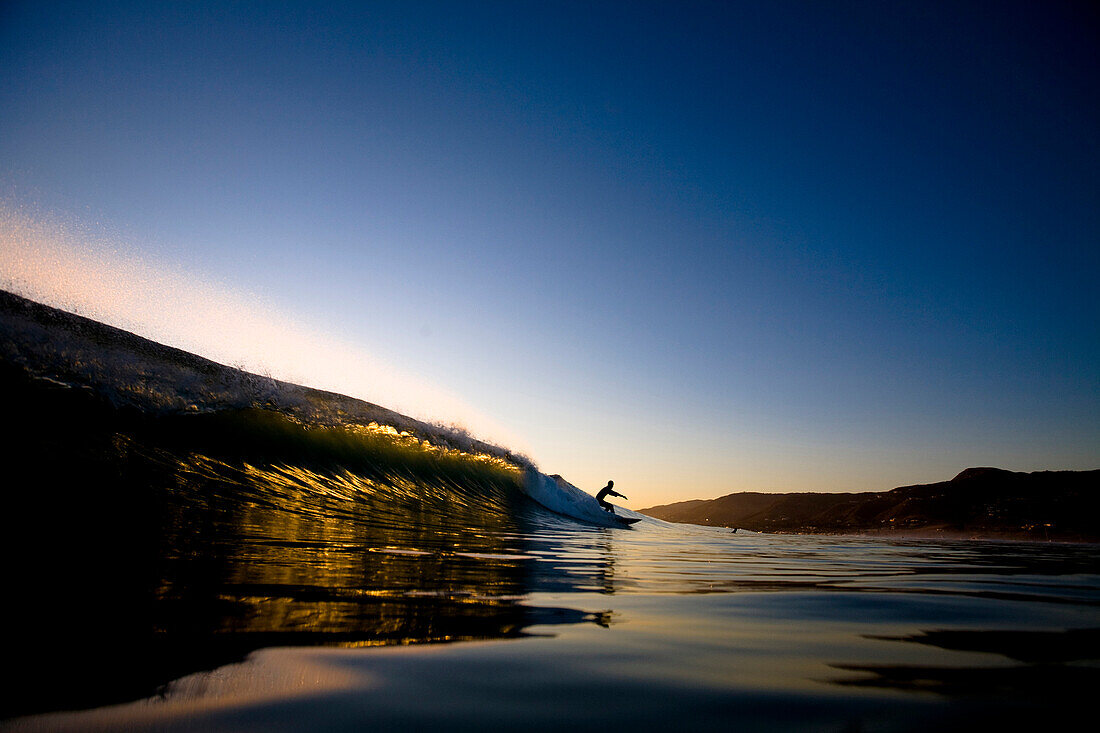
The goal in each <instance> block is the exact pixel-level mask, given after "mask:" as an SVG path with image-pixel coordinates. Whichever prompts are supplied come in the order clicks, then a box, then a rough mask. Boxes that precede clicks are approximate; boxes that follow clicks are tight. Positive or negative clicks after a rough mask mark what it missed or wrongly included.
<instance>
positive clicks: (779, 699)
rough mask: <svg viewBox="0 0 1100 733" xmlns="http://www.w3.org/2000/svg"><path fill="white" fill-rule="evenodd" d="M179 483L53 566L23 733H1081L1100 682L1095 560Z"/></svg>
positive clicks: (188, 476)
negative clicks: (115, 534)
mask: <svg viewBox="0 0 1100 733" xmlns="http://www.w3.org/2000/svg"><path fill="white" fill-rule="evenodd" d="M149 480H150V479H149V476H143V477H142V478H141V481H145V482H148V481H149ZM157 480H158V481H160V483H161V484H162V486H161V488H160V490H161V491H163V493H164V495H165V496H169V497H171V499H170V500H168V501H165V502H163V503H162V504H160V505H158V508H157V510H156V512H155V517H156V519H155V522H156V525H157V526H156V528H155V529H156V531H154V532H149V533H148V536H147V537H146V538H145V539H140V538H139V539H136V540H135V539H133V538H131V539H130V540H128V541H127V542H126V543H119V542H112V541H111V538H110V537H104V536H98V537H97V536H96V533H94V532H93V533H91V534H89V535H86V536H80V537H75V538H74V536H73V535H72V534H66V535H65V538H61V537H58V538H56V541H53V542H49V543H47V544H49V545H50V546H51V547H52V551H51V552H49V553H46V554H44V555H42V556H41V558H39V559H37V560H36V559H35V553H34V552H28V557H27V558H25V559H26V564H24V565H20V567H22V568H23V571H22V572H23V576H20V577H17V578H15V579H14V580H12V581H11V582H12V588H13V589H15V591H16V592H15V593H14V594H13V600H9V601H8V604H9V613H12V610H11V609H12V608H13V607H14V606H16V605H18V607H19V609H21V610H17V611H15V612H14V613H15V614H16V615H17V616H18V618H17V623H15V622H12V621H10V620H9V622H8V628H9V634H10V637H9V639H10V640H14V637H15V636H17V635H18V636H20V637H21V639H20V640H21V641H24V642H27V643H26V644H25V647H26V650H25V651H22V652H20V653H19V654H18V655H17V656H15V657H14V658H9V666H10V667H11V668H13V669H14V671H15V672H16V674H17V676H18V681H17V682H16V683H14V686H13V687H10V688H9V690H10V692H11V697H9V698H8V701H7V703H6V710H7V715H8V716H9V719H8V721H7V723H6V724H3V727H5V728H11V729H13V730H70V729H72V730H117V729H127V730H195V729H201V730H227V731H235V730H263V731H281V730H286V731H290V730H341V731H342V730H349V731H350V730H525V731H529V730H559V729H572V730H620V729H621V730H643V731H648V730H667V729H675V730H704V729H710V728H713V727H714V726H723V727H730V726H736V727H737V728H738V729H742V730H812V731H818V730H820V731H848V730H850V731H856V730H861V731H872V730H926V729H939V730H943V729H948V730H951V729H962V728H970V727H973V726H976V725H981V726H986V725H997V726H1000V727H1002V728H1005V729H1011V730H1015V729H1031V728H1033V727H1034V726H1035V725H1040V724H1041V725H1043V726H1045V727H1054V728H1055V729H1057V728H1061V727H1064V726H1066V724H1067V722H1068V720H1069V719H1070V718H1071V717H1072V716H1073V715H1074V714H1077V713H1080V712H1082V711H1088V710H1089V702H1090V700H1089V697H1090V696H1091V694H1092V692H1093V691H1094V690H1095V689H1098V688H1097V685H1098V683H1100V613H1098V609H1100V574H1098V569H1100V565H1098V563H1097V560H1098V557H1100V552H1098V551H1097V548H1095V547H1093V546H1075V545H1050V544H1043V545H1039V544H1013V543H999V542H967V541H925V540H921V541H918V540H911V541H900V540H899V541H885V540H881V539H865V538H844V537H812V536H775V535H751V534H730V533H728V531H723V530H717V529H711V528H699V527H691V526H686V525H668V524H664V523H660V522H656V521H648V522H643V523H642V524H640V525H638V526H637V528H636V529H633V530H618V529H605V528H597V527H590V526H586V525H583V524H578V523H575V522H572V521H569V520H566V519H563V518H560V517H557V516H556V515H553V514H551V513H549V512H546V511H544V510H542V509H541V508H539V507H538V506H537V505H534V504H531V503H530V502H527V501H526V500H525V499H523V497H522V496H517V495H512V494H509V493H507V492H496V493H494V491H493V490H491V489H489V488H486V487H484V486H473V487H471V486H460V485H448V484H446V482H441V483H439V484H436V485H431V484H416V483H412V482H407V481H406V482H403V481H400V480H397V479H392V480H388V481H376V480H374V481H372V480H368V479H365V478H362V477H359V476H356V475H354V474H343V475H335V474H332V473H314V472H311V471H307V470H305V469H301V468H287V467H282V468H270V467H268V468H264V469H259V468H247V469H240V468H232V467H229V466H227V465H224V464H219V463H218V462H216V461H208V460H205V459H200V458H197V457H193V458H191V459H189V460H188V461H186V462H181V463H179V464H178V465H176V466H174V467H171V468H167V467H166V468H164V472H163V473H162V474H159V475H158V479H157ZM151 516H152V515H151ZM151 521H152V520H151ZM43 526H44V527H45V528H47V529H48V526H49V521H48V518H47V519H46V520H43ZM46 536H47V537H48V536H49V535H48V534H47V535H46ZM116 539H117V538H116ZM135 542H137V543H138V544H137V545H135V544H134V543H135ZM73 543H75V544H73ZM142 543H144V544H142ZM65 710H68V711H69V712H59V711H65ZM10 716H16V717H14V718H13V717H10Z"/></svg>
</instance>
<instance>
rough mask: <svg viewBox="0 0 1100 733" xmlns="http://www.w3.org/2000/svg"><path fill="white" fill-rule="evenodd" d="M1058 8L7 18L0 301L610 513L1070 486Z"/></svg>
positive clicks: (1070, 230) (1090, 162) (637, 8)
mask: <svg viewBox="0 0 1100 733" xmlns="http://www.w3.org/2000/svg"><path fill="white" fill-rule="evenodd" d="M1098 38H1100V21H1098V18H1097V12H1096V10H1095V7H1094V6H1091V5H1090V4H1089V3H1085V2H1081V3H1057V2H1051V3H1031V2H1024V3H1016V2H997V3H966V2H961V3H960V2H952V3H882V2H865V3H864V2H839V1H838V2H830V3H816V2H793V3H789V2H753V3H750V2H743V3H742V2H727V3H719V2H701V3H695V2H676V3H657V2H631V3H626V2H621V3H601V2H585V3H572V2H554V3H517V2H500V3H495V2H452V3H432V2H396V3H386V2H377V3H293V2H259V3H250V2H215V3H202V2H192V3H162V2H136V3H126V2H110V3H96V2H78V3H63V2H48V3H44V2H10V1H9V2H4V3H2V4H0V248H2V249H0V255H2V256H0V283H2V284H3V286H4V287H8V288H14V289H16V290H17V291H19V292H22V293H24V294H27V295H29V296H31V297H36V298H37V299H40V300H44V301H47V302H50V303H51V304H53V305H59V306H62V307H67V308H69V309H73V310H78V311H80V312H82V313H85V314H86V315H90V316H92V317H96V318H99V319H100V320H106V321H108V322H111V323H114V324H116V325H121V326H123V327H126V328H129V329H130V330H133V331H136V332H138V333H141V334H142V335H146V336H150V337H152V338H156V339H157V340H160V341H164V342H166V343H171V344H173V345H177V346H181V347H183V348H187V349H189V350H191V351H196V352H198V353H201V354H204V355H206V356H209V357H211V358H215V359H217V360H219V361H222V362H223V363H232V364H238V365H242V366H245V367H248V368H251V369H254V370H258V371H263V372H265V373H269V374H272V375H273V376H277V377H283V378H289V379H292V380H293V381H298V382H302V383H305V384H309V385H311V386H318V387H323V388H328V389H337V390H338V391H341V392H345V393H348V394H353V395H354V396H356V397H361V398H363V399H367V400H369V401H372V402H375V403H378V404H382V405H385V406H387V407H391V408H394V409H399V410H402V411H405V412H408V413H410V414H414V415H416V416H417V417H423V418H428V419H434V420H438V421H441V422H445V423H458V424H463V425H466V426H467V427H469V428H470V429H471V430H472V431H473V432H474V433H475V434H478V435H480V436H482V437H485V438H487V439H490V440H493V441H494V442H498V443H502V444H504V445H507V446H509V447H512V448H514V449H516V450H520V451H523V452H525V453H527V454H528V455H529V456H531V458H533V459H534V460H535V461H536V462H537V463H538V465H539V466H540V468H541V469H543V470H544V471H547V472H549V473H560V474H562V475H564V476H565V477H566V478H567V479H569V480H570V481H571V482H573V483H575V484H577V485H579V486H581V487H583V488H587V489H589V490H590V491H595V490H596V489H598V488H600V487H601V486H602V485H603V484H604V483H606V481H607V480H608V479H614V480H615V483H616V488H617V489H618V490H620V491H621V492H622V493H624V494H626V495H627V496H628V497H630V501H627V502H624V503H625V504H626V505H627V506H630V507H632V508H642V507H646V506H650V505H653V504H658V503H666V502H671V501H679V500H684V499H691V498H710V497H715V496H720V495H723V494H727V493H731V492H734V491H862V490H883V489H889V488H892V487H895V486H899V485H906V484H913V483H924V482H931V481H939V480H945V479H947V478H950V477H951V476H953V475H955V474H956V473H958V472H959V471H961V470H962V469H964V468H967V467H969V466H980V465H992V466H998V467H1002V468H1007V469H1012V470H1027V471H1031V470H1048V469H1050V470H1054V469H1095V468H1100V458H1098V457H1100V299H1098V298H1097V296H1096V291H1095V282H1096V279H1097V275H1098V274H1100V246H1098V245H1100V109H1098V107H1100V101H1098V100H1100V89H1098V86H1100V76H1098V75H1097V74H1096V72H1095V70H1096V69H1097V68H1100V63H1098V61H1100V59H1098V58H1097V56H1098V48H1097V39H1098Z"/></svg>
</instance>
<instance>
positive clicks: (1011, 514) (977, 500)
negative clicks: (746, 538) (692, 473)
mask: <svg viewBox="0 0 1100 733" xmlns="http://www.w3.org/2000/svg"><path fill="white" fill-rule="evenodd" d="M641 511H642V512H643V513H644V514H648V515H649V516H651V517H656V518H658V519H664V520H666V521H671V522H688V523H692V524H704V525H717V526H724V527H740V528H744V529H750V530H754V531H760V532H822V533H859V532H883V531H900V532H909V533H914V534H918V533H925V534H941V535H961V536H979V537H1006V538H1007V537H1017V538H1032V539H1062V540H1097V539H1100V522H1098V521H1097V512H1098V511H1100V470H1097V471H1035V472H1033V473H1022V472H1015V471H1006V470H1004V469H1000V468H990V467H978V468H968V469H966V470H965V471H963V472H962V473H960V474H959V475H957V476H955V478H953V479H951V480H950V481H940V482H937V483H933V484H918V485H914V486H901V487H898V488H896V489H892V490H890V491H877V492H863V493H838V494H829V493H811V492H803V493H787V494H764V493H759V492H740V493H736V494H728V495H726V496H722V497H719V498H717V499H710V500H701V499H695V500H691V501H682V502H677V503H675V504H666V505H663V506H655V507H650V508H649V509H642V510H641Z"/></svg>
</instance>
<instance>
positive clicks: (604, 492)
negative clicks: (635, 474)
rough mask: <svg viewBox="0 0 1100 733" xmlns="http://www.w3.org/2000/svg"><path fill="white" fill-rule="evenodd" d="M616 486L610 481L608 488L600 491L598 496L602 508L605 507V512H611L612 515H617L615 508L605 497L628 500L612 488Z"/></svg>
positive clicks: (597, 499)
mask: <svg viewBox="0 0 1100 733" xmlns="http://www.w3.org/2000/svg"><path fill="white" fill-rule="evenodd" d="M614 485H615V482H614V481H608V482H607V486H605V487H603V488H602V489H600V493H598V494H596V501H598V502H600V506H602V507H603V510H604V511H605V512H611V513H612V514H614V513H615V507H613V506H611V504H609V503H608V502H607V501H606V500H605V499H604V497H605V496H617V497H619V498H620V499H625V498H626V497H625V496H623V495H622V494H620V493H619V492H618V491H615V490H614V489H612V488H611V487H612V486H614Z"/></svg>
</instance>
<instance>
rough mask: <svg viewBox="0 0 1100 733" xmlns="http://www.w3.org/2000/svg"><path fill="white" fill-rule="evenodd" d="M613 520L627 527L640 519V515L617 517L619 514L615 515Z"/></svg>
mask: <svg viewBox="0 0 1100 733" xmlns="http://www.w3.org/2000/svg"><path fill="white" fill-rule="evenodd" d="M615 521H617V522H619V523H620V524H625V525H626V526H628V527H629V526H630V525H632V524H634V523H635V522H640V521H642V518H641V517H619V516H616V517H615Z"/></svg>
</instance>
